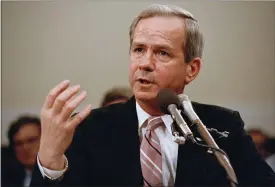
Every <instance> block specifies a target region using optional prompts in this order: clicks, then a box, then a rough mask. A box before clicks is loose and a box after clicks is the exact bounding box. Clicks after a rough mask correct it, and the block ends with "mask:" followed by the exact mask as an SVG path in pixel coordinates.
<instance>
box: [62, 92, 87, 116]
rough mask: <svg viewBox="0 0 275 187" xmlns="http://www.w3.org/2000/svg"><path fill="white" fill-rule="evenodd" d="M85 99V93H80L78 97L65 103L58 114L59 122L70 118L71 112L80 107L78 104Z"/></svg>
mask: <svg viewBox="0 0 275 187" xmlns="http://www.w3.org/2000/svg"><path fill="white" fill-rule="evenodd" d="M86 97H87V92H86V91H82V92H81V93H80V94H79V95H77V96H75V97H74V98H73V99H71V100H69V101H67V102H66V103H65V105H64V107H63V109H62V112H61V114H60V118H61V120H67V119H68V118H70V116H71V114H72V112H73V111H74V110H75V109H76V108H77V107H78V106H79V105H80V103H81V102H82V101H83V100H84V99H85V98H86Z"/></svg>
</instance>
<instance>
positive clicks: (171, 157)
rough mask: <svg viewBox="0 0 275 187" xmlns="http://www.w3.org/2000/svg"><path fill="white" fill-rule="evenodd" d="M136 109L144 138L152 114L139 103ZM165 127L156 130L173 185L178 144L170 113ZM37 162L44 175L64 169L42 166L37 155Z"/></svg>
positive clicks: (167, 178)
mask: <svg viewBox="0 0 275 187" xmlns="http://www.w3.org/2000/svg"><path fill="white" fill-rule="evenodd" d="M136 111H137V117H138V124H139V136H140V138H141V140H142V138H143V136H144V134H145V132H146V128H147V126H146V123H144V122H145V121H146V120H147V119H148V118H149V117H150V115H149V114H148V113H147V112H145V111H144V110H143V109H142V108H141V107H140V106H139V104H138V103H136ZM161 118H162V120H163V122H164V124H165V127H164V128H162V127H158V128H157V129H156V130H155V131H156V134H157V136H158V137H159V140H160V145H161V152H162V175H163V184H164V186H173V185H174V183H175V178H176V169H177V160H178V144H177V143H175V142H174V141H173V136H172V132H171V124H172V122H173V119H172V118H171V116H170V115H163V116H161ZM37 163H38V167H39V170H40V172H41V174H42V176H43V177H44V176H45V173H44V172H46V173H47V175H49V176H51V177H53V178H56V177H59V176H61V175H62V173H63V172H64V170H63V171H54V170H50V169H47V168H45V167H43V166H41V164H40V162H39V159H38V157H37Z"/></svg>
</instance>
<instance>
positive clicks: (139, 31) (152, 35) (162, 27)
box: [133, 16, 184, 47]
mask: <svg viewBox="0 0 275 187" xmlns="http://www.w3.org/2000/svg"><path fill="white" fill-rule="evenodd" d="M135 42H137V43H139V42H142V43H148V44H166V45H170V46H171V47H175V46H179V47H181V46H182V43H183V42H184V21H183V19H181V18H178V17H176V16H169V17H162V16H156V17H152V18H146V19H142V20H140V21H139V23H138V25H137V27H136V29H135V32H134V36H133V43H135Z"/></svg>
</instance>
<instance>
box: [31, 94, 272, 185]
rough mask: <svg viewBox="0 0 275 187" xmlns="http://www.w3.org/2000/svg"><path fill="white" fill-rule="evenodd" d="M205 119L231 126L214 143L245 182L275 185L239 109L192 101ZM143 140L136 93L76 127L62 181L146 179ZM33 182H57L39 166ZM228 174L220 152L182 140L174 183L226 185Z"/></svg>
mask: <svg viewBox="0 0 275 187" xmlns="http://www.w3.org/2000/svg"><path fill="white" fill-rule="evenodd" d="M193 107H194V109H195V111H196V113H197V114H198V116H200V118H201V120H202V121H203V122H204V124H205V125H206V126H207V127H209V128H216V129H218V130H219V131H228V132H229V133H230V134H229V137H228V138H224V139H223V138H216V139H215V140H216V143H217V144H218V145H219V146H220V148H221V149H223V150H224V151H225V152H226V153H227V154H228V155H229V159H230V161H231V163H232V166H233V168H234V169H235V172H236V175H237V178H238V181H239V184H240V185H241V186H264V185H270V186H275V177H274V173H273V172H272V170H271V168H270V167H269V166H268V165H267V164H266V163H265V162H264V161H263V160H262V159H261V157H260V155H259V154H258V153H257V151H256V148H255V146H254V144H253V143H252V139H251V138H250V136H248V135H247V134H246V132H245V131H244V123H243V121H242V119H241V117H240V115H239V113H238V112H236V111H233V110H230V109H225V108H222V107H218V106H212V105H205V104H199V103H193ZM139 149H140V140H139V136H138V119H137V113H136V106H135V99H134V98H132V99H130V100H129V101H128V102H126V103H124V104H114V105H111V106H108V107H105V108H99V109H95V110H93V111H92V113H91V114H90V116H89V117H87V118H86V119H85V121H84V122H83V123H82V124H80V125H79V126H78V128H77V130H76V132H75V135H74V138H73V142H72V144H71V146H70V147H69V149H68V151H67V152H66V156H67V157H68V160H69V169H68V171H67V172H66V174H65V175H64V177H63V179H62V180H61V181H56V183H58V185H65V186H66V185H72V186H81V185H83V186H108V185H113V186H122V185H127V186H138V185H142V172H141V166H140V156H139V155H140V151H139ZM32 179H33V180H32V183H31V185H32V186H42V185H43V184H49V185H51V184H53V182H50V181H49V180H47V179H43V178H42V176H41V173H40V171H39V169H38V167H35V169H34V172H33V177H32ZM226 185H228V180H227V178H226V173H225V171H224V169H223V168H222V167H221V166H220V165H219V163H218V162H217V160H216V158H215V157H214V156H213V155H211V154H209V153H207V151H206V150H205V149H204V148H201V147H198V146H196V145H194V144H192V143H187V144H185V145H180V146H179V151H178V164H177V171H176V181H175V186H226Z"/></svg>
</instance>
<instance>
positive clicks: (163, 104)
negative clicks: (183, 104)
mask: <svg viewBox="0 0 275 187" xmlns="http://www.w3.org/2000/svg"><path fill="white" fill-rule="evenodd" d="M157 104H158V106H159V108H160V110H161V111H162V112H163V113H165V114H170V115H171V117H172V118H173V120H174V121H175V122H176V124H177V126H178V127H179V129H180V130H181V132H182V135H183V137H184V138H185V139H186V140H188V139H189V140H191V141H192V142H193V143H195V142H196V140H195V138H194V136H193V133H192V132H191V130H190V129H189V127H188V125H187V123H186V122H185V120H184V119H183V117H182V116H181V114H180V111H179V108H180V100H179V98H178V96H177V94H176V93H174V92H173V91H172V90H170V89H167V88H164V89H161V90H160V91H159V93H158V95H157Z"/></svg>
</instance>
